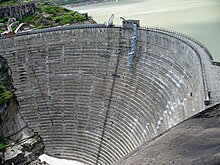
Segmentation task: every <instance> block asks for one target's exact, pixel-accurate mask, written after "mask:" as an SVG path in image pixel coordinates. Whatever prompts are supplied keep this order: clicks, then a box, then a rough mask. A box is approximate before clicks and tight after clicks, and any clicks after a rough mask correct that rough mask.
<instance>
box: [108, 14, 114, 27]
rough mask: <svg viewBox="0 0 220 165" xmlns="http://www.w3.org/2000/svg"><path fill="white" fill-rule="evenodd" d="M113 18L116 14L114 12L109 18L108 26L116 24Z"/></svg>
mask: <svg viewBox="0 0 220 165" xmlns="http://www.w3.org/2000/svg"><path fill="white" fill-rule="evenodd" d="M113 18H114V14H112V15H111V17H110V18H109V20H108V26H109V27H113V26H114V24H113Z"/></svg>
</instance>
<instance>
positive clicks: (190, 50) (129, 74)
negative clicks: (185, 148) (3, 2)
mask: <svg viewBox="0 0 220 165" xmlns="http://www.w3.org/2000/svg"><path fill="white" fill-rule="evenodd" d="M132 33H133V32H132V31H131V30H127V29H122V28H120V27H118V28H116V27H115V28H104V27H100V28H78V29H72V30H71V29H69V30H62V31H59V30H58V29H56V31H48V32H44V33H43V31H41V33H36V34H34V33H32V34H30V35H24V36H18V37H15V38H8V39H2V40H0V54H1V55H2V56H4V57H5V58H7V60H8V62H9V65H10V67H11V68H12V72H13V78H14V85H15V87H16V89H17V91H16V95H17V97H18V100H19V103H20V106H21V115H22V116H23V118H24V119H25V121H27V123H28V124H29V126H30V127H31V128H32V129H34V130H35V131H37V132H39V134H40V135H41V137H42V138H43V140H44V144H45V147H46V148H45V152H46V153H47V154H49V155H51V156H55V157H59V158H66V159H76V160H78V161H81V162H84V163H86V164H111V163H112V162H115V161H116V160H118V159H120V158H122V157H123V156H125V155H126V154H128V153H130V152H131V151H133V150H135V149H136V148H137V147H138V146H140V145H141V144H143V143H145V142H146V141H149V140H150V139H152V138H154V137H156V136H158V135H160V134H161V133H163V132H165V131H166V130H168V129H169V128H171V127H172V126H174V125H176V124H178V123H179V122H181V121H183V120H185V119H187V118H189V117H190V116H192V115H194V114H196V113H198V112H200V111H202V110H203V109H204V108H205V106H204V100H205V99H206V95H205V93H206V92H207V91H205V90H206V89H205V88H204V77H203V75H204V74H203V69H202V63H201V59H200V54H198V52H197V51H196V49H194V47H193V46H192V45H191V44H190V43H189V42H187V40H183V39H181V38H178V37H175V36H172V35H169V34H168V33H167V32H161V31H160V32H159V31H152V30H149V29H142V30H139V31H138V33H139V34H138V43H137V56H136V57H135V58H134V61H133V64H134V65H133V67H132V68H131V69H129V68H128V53H129V52H130V37H131V35H132Z"/></svg>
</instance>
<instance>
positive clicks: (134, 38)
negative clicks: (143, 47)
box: [128, 23, 138, 69]
mask: <svg viewBox="0 0 220 165" xmlns="http://www.w3.org/2000/svg"><path fill="white" fill-rule="evenodd" d="M133 32H134V35H133V36H132V37H131V52H130V53H128V67H129V69H130V68H131V67H132V63H133V58H134V57H135V56H136V45H137V39H138V35H137V24H135V23H134V24H133Z"/></svg>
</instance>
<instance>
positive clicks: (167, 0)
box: [72, 0, 220, 61]
mask: <svg viewBox="0 0 220 165" xmlns="http://www.w3.org/2000/svg"><path fill="white" fill-rule="evenodd" d="M72 9H73V10H78V11H79V12H88V13H89V15H90V16H92V17H93V18H94V19H95V20H96V21H97V22H98V23H104V22H107V21H108V19H109V18H110V16H111V14H115V18H114V23H115V24H117V25H119V24H121V20H120V17H123V18H125V19H140V20H141V26H154V27H162V28H167V29H172V30H175V31H178V32H182V33H185V34H187V35H190V36H192V37H193V38H195V39H197V40H199V41H200V42H202V43H203V44H204V45H206V47H207V48H208V49H209V50H210V52H211V53H212V56H213V58H214V59H215V60H217V61H220V0H119V1H118V2H111V3H101V4H95V5H89V6H81V7H75V8H72Z"/></svg>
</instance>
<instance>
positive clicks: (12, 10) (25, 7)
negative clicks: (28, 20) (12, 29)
mask: <svg viewBox="0 0 220 165" xmlns="http://www.w3.org/2000/svg"><path fill="white" fill-rule="evenodd" d="M36 5H37V3H33V2H30V3H22V4H15V5H7V6H2V7H0V17H15V18H21V17H22V16H24V15H26V14H28V13H30V12H32V13H33V12H35V11H36Z"/></svg>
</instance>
